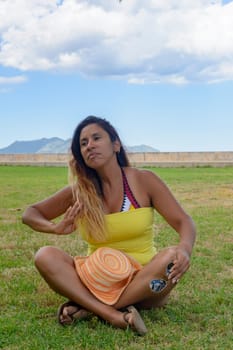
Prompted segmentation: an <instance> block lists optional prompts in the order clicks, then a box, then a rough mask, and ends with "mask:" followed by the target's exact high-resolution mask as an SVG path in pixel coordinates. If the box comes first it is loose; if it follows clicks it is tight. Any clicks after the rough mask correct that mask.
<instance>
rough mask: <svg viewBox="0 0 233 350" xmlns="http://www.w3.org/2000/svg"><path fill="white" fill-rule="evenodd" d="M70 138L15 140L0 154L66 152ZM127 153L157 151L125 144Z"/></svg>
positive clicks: (149, 147) (144, 146) (0, 150)
mask: <svg viewBox="0 0 233 350" xmlns="http://www.w3.org/2000/svg"><path fill="white" fill-rule="evenodd" d="M70 143H71V139H68V140H63V139H60V138H59V137H52V138H42V139H39V140H31V141H15V142H13V143H12V144H10V145H9V146H7V147H5V148H1V149H0V154H33V153H67V152H68V150H69V147H70ZM125 148H126V150H127V152H129V153H136V152H140V153H147V152H159V150H158V149H155V148H153V147H151V146H147V145H137V146H126V147H125Z"/></svg>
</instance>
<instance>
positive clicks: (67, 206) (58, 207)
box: [22, 186, 78, 234]
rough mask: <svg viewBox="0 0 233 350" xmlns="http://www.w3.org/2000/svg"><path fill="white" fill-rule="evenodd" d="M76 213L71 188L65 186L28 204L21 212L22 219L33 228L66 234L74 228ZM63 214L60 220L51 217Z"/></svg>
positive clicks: (76, 208)
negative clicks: (54, 220) (44, 197)
mask: <svg viewBox="0 0 233 350" xmlns="http://www.w3.org/2000/svg"><path fill="white" fill-rule="evenodd" d="M77 213H78V205H77V203H76V204H75V205H74V198H73V193H72V188H71V187H70V186H67V187H65V188H63V189H62V190H60V191H59V192H57V193H55V194H53V195H52V196H50V197H48V198H46V199H44V200H42V201H40V202H37V203H35V204H32V205H30V206H29V207H28V208H27V209H26V210H25V211H24V213H23V216H22V221H23V223H24V224H26V225H28V226H30V227H31V228H32V229H33V230H35V231H39V232H46V233H55V234H68V233H71V232H73V231H74V230H75V224H74V222H75V218H76V216H77ZM63 214H65V215H64V217H63V218H62V220H61V221H59V222H56V223H55V222H53V219H55V218H57V217H59V216H61V215H63Z"/></svg>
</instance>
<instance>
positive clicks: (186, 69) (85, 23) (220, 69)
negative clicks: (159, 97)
mask: <svg viewBox="0 0 233 350" xmlns="http://www.w3.org/2000/svg"><path fill="white" fill-rule="evenodd" d="M0 18H1V22H0V64H1V65H3V66H7V67H13V68H17V69H19V70H22V71H28V70H58V71H59V70H62V71H64V70H71V71H72V70H73V71H78V72H79V73H80V74H82V75H86V76H104V77H110V78H113V77H114V78H118V79H126V80H128V81H129V82H131V83H147V82H149V83H150V82H151V83H160V82H166V83H167V82H170V83H173V84H184V83H188V82H190V81H191V82H192V81H200V80H201V81H205V82H216V81H222V80H225V79H231V80H232V79H233V45H232V43H233V21H232V18H233V3H229V4H225V6H223V3H222V1H220V0H212V1H211V0H180V1H177V0H167V1H161V0H123V1H122V2H121V3H119V1H118V0H108V1H106V0H96V1H94V0H93V1H91V0H89V1H87V0H86V1H84V0H63V1H58V0H31V1H28V0H4V1H1V2H0Z"/></svg>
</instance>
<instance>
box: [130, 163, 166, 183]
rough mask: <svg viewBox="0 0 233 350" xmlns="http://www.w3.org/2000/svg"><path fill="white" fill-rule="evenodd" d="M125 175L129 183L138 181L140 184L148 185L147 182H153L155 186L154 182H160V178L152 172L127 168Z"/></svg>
mask: <svg viewBox="0 0 233 350" xmlns="http://www.w3.org/2000/svg"><path fill="white" fill-rule="evenodd" d="M125 173H126V176H127V177H128V178H129V179H130V180H131V181H133V179H134V180H135V181H139V182H140V183H141V184H142V183H145V184H148V182H149V183H150V182H153V183H154V184H155V183H156V182H158V183H159V182H161V179H160V177H159V176H158V175H156V174H155V172H153V171H152V170H147V169H140V168H133V167H128V168H125Z"/></svg>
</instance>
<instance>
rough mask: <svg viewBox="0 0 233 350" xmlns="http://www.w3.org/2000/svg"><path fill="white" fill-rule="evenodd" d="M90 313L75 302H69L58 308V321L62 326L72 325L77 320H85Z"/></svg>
mask: <svg viewBox="0 0 233 350" xmlns="http://www.w3.org/2000/svg"><path fill="white" fill-rule="evenodd" d="M90 314H91V313H90V312H89V311H87V310H86V309H83V308H82V307H81V306H80V305H78V304H76V303H75V302H73V301H67V302H66V303H64V304H62V305H61V306H60V307H59V308H58V312H57V320H58V322H59V323H60V324H61V325H62V326H65V325H70V324H72V323H73V322H75V321H76V320H84V319H86V318H87V317H88V316H90Z"/></svg>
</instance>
